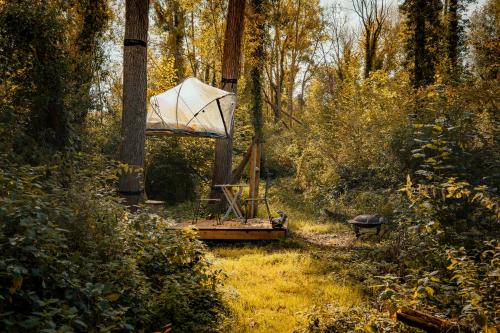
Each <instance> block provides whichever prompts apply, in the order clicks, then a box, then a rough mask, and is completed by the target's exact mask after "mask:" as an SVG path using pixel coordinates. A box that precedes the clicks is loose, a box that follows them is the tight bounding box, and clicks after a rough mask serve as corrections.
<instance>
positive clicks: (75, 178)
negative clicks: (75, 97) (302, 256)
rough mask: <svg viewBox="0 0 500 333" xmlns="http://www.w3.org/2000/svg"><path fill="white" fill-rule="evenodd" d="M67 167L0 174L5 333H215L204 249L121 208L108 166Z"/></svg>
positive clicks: (0, 288) (81, 159)
mask: <svg viewBox="0 0 500 333" xmlns="http://www.w3.org/2000/svg"><path fill="white" fill-rule="evenodd" d="M3 157H4V156H2V161H8V158H7V157H6V156H5V158H3ZM61 160H63V161H66V162H64V163H63V162H60V161H59V160H58V161H57V162H54V164H53V165H44V166H40V167H31V166H19V165H15V164H8V162H2V165H1V166H0V188H1V189H2V194H1V197H0V221H1V224H0V304H1V305H0V331H7V332H56V331H65V332H72V331H74V332H92V331H100V332H110V331H131V332H135V331H153V330H158V329H161V328H162V327H163V326H165V325H167V324H172V326H173V331H174V332H194V331H196V332H211V331H216V330H217V324H218V319H219V318H221V316H223V315H224V307H223V305H222V303H221V295H220V294H219V292H218V286H219V284H220V274H219V273H218V272H214V271H212V270H211V269H210V265H209V262H208V261H207V259H206V258H205V248H204V246H203V245H202V244H201V243H199V242H198V241H197V240H196V239H195V237H194V235H193V234H192V233H189V232H184V231H174V230H171V229H169V226H170V224H169V223H168V222H167V221H165V220H163V219H161V218H159V217H157V216H154V215H150V214H147V213H145V212H144V213H139V214H130V213H128V212H127V211H126V210H124V208H123V206H122V205H121V204H120V199H119V198H117V197H115V196H113V195H112V194H111V192H112V191H113V187H112V186H110V185H111V184H113V182H114V181H116V173H115V172H114V170H115V169H114V165H113V163H110V161H107V160H105V159H103V158H101V157H93V156H88V155H83V154H79V155H77V156H76V157H75V158H71V159H69V158H66V159H61ZM69 161H70V162H69ZM104 166H107V167H104ZM75 169H79V170H81V171H80V172H78V173H75V172H74V171H73V170H75ZM99 170H101V171H99Z"/></svg>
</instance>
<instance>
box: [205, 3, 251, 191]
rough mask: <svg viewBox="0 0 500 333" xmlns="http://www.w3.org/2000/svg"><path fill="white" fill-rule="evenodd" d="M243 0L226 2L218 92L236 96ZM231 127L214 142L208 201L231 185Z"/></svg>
mask: <svg viewBox="0 0 500 333" xmlns="http://www.w3.org/2000/svg"><path fill="white" fill-rule="evenodd" d="M244 14H245V0H229V4H228V9H227V23H226V33H225V37H224V54H223V57H222V80H221V89H224V90H226V91H230V92H233V93H236V91H237V80H238V77H239V74H240V58H241V41H242V36H243V28H244V18H245V16H244ZM232 125H233V124H231V131H230V133H229V137H228V138H226V139H217V140H216V143H215V162H214V170H213V176H212V191H211V195H210V197H211V198H217V197H220V194H221V193H220V192H219V191H215V190H214V186H215V185H218V184H227V183H230V182H231V171H232V170H231V165H232V160H233V126H232Z"/></svg>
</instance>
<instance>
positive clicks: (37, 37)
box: [0, 0, 109, 162]
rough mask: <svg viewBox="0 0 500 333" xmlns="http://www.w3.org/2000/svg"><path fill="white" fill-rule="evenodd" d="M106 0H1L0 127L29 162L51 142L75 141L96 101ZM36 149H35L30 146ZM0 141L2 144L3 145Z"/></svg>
mask: <svg viewBox="0 0 500 333" xmlns="http://www.w3.org/2000/svg"><path fill="white" fill-rule="evenodd" d="M108 18H109V12H108V7H107V2H96V1H59V0H53V1H25V0H20V1H8V2H2V3H0V50H1V51H0V72H2V75H1V76H0V86H1V88H0V101H1V103H0V105H1V106H0V120H1V122H2V123H4V124H8V126H5V127H4V126H1V127H0V134H1V135H2V136H4V137H6V138H8V140H4V141H3V144H4V145H5V144H6V145H9V146H10V147H6V150H10V149H14V150H15V151H16V152H17V153H19V154H22V155H23V158H24V159H25V160H27V161H30V162H36V161H38V160H40V159H43V158H44V156H43V153H44V152H46V151H50V150H51V148H56V149H58V150H61V149H63V148H66V147H73V148H74V147H78V134H80V127H81V126H82V125H83V121H84V119H85V115H86V114H87V113H88V112H89V110H90V109H91V108H92V106H93V97H92V93H91V87H92V85H93V83H94V81H93V78H94V74H95V72H96V70H95V67H96V66H99V65H100V64H101V62H102V52H101V49H100V47H99V41H100V39H101V38H102V35H103V31H104V29H105V28H106V26H107V21H108ZM35 146H36V147H38V149H33V147H35ZM0 148H2V147H0Z"/></svg>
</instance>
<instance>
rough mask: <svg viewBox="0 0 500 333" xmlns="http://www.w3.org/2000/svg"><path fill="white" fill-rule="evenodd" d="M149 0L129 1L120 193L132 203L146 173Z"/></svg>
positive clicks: (137, 198)
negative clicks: (143, 173)
mask: <svg viewBox="0 0 500 333" xmlns="http://www.w3.org/2000/svg"><path fill="white" fill-rule="evenodd" d="M148 9H149V0H127V1H126V4H125V42H124V50H123V115H122V145H121V154H120V159H121V162H122V163H123V164H125V165H127V167H124V168H123V170H122V174H121V176H120V186H119V189H120V193H121V194H122V195H124V196H125V197H126V199H127V203H128V204H136V203H138V202H139V200H140V199H141V198H142V196H143V182H142V172H143V170H142V169H143V167H144V141H145V133H144V131H145V127H146V85H147V75H146V62H147V44H146V43H147V39H148V23H149V17H148Z"/></svg>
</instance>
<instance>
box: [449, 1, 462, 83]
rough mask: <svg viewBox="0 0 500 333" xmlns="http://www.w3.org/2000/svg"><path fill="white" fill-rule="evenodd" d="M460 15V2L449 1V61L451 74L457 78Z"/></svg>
mask: <svg viewBox="0 0 500 333" xmlns="http://www.w3.org/2000/svg"><path fill="white" fill-rule="evenodd" d="M459 19H460V18H459V13H458V0H449V8H448V10H447V15H446V20H447V29H448V38H447V39H448V42H447V48H448V61H449V62H450V64H449V66H450V74H451V75H452V76H453V77H456V74H457V69H458V58H459V53H460V50H459V45H458V44H459V40H460V36H459V25H458V24H459Z"/></svg>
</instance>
